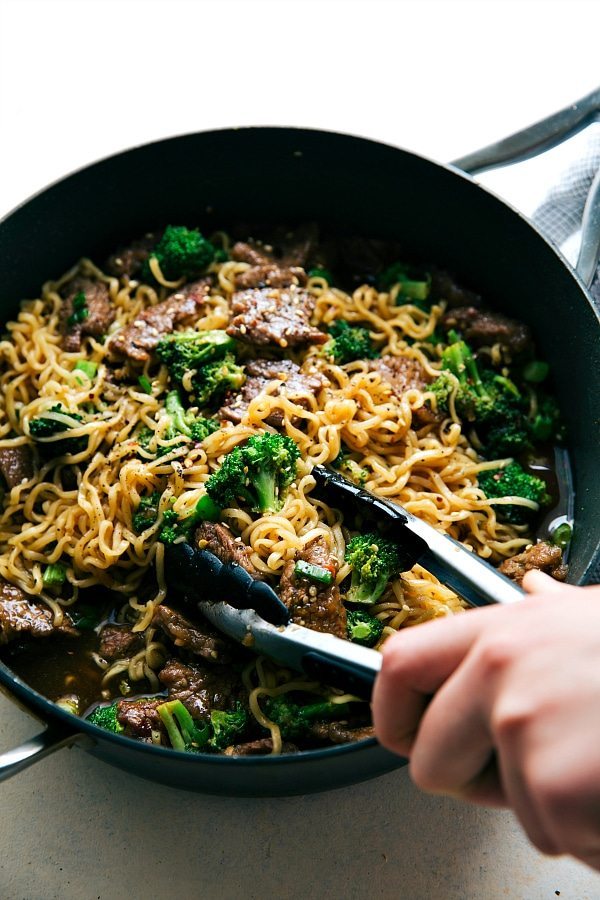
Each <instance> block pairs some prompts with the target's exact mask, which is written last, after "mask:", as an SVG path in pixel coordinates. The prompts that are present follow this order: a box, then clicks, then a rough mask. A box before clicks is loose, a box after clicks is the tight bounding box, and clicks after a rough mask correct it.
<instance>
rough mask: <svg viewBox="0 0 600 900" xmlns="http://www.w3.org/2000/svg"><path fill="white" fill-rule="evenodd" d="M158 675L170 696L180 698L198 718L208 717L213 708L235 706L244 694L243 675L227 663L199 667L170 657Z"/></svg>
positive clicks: (175, 698)
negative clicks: (241, 677)
mask: <svg viewBox="0 0 600 900" xmlns="http://www.w3.org/2000/svg"><path fill="white" fill-rule="evenodd" d="M158 677H159V679H160V681H161V683H162V684H164V686H165V687H166V688H168V691H169V700H181V702H182V703H183V705H184V706H185V707H186V709H187V710H189V712H190V714H191V715H192V716H193V717H194V718H195V719H202V718H206V717H207V716H209V715H210V713H211V711H212V710H213V709H232V708H233V707H234V706H235V702H236V701H237V700H239V699H240V698H241V696H242V694H243V685H242V682H241V679H240V676H239V675H238V674H237V672H234V671H232V670H231V668H228V667H225V666H211V667H210V668H200V667H199V666H186V665H185V664H184V663H182V662H181V660H179V659H170V660H169V661H168V662H167V664H166V665H165V667H164V669H162V670H161V671H160V672H159V673H158Z"/></svg>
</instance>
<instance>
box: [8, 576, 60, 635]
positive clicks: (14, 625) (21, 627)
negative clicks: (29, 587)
mask: <svg viewBox="0 0 600 900" xmlns="http://www.w3.org/2000/svg"><path fill="white" fill-rule="evenodd" d="M54 634H70V635H73V636H76V635H77V634H78V632H77V631H76V630H75V628H73V625H72V623H71V619H70V618H69V616H68V615H67V614H65V616H64V618H63V624H62V625H59V626H58V627H57V626H55V625H54V615H53V613H52V611H51V610H50V609H49V608H48V607H47V606H45V605H44V603H43V601H42V600H40V601H39V602H36V601H35V600H34V599H33V598H31V597H29V596H28V595H27V594H26V593H25V591H23V590H21V588H19V587H16V586H15V585H14V584H10V583H9V582H8V581H0V645H2V644H8V643H9V642H10V641H14V640H18V639H19V638H23V637H32V638H40V637H50V636H51V635H54Z"/></svg>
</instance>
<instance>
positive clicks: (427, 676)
mask: <svg viewBox="0 0 600 900" xmlns="http://www.w3.org/2000/svg"><path fill="white" fill-rule="evenodd" d="M499 612H506V607H504V608H502V609H501V608H500V607H491V606H490V607H486V608H485V609H478V610H471V611H469V612H468V613H466V614H461V615H457V616H451V617H448V618H443V619H435V620H434V621H432V622H426V623H424V624H422V625H419V626H417V627H414V628H408V629H405V630H403V631H400V632H398V634H396V635H394V636H393V637H391V638H389V639H388V640H387V641H386V643H385V644H384V647H383V651H382V652H383V664H382V667H381V672H380V674H379V676H378V678H377V680H376V682H375V687H374V690H373V723H374V725H375V733H376V735H377V737H378V739H379V741H380V742H381V743H382V744H383V745H384V747H387V748H388V749H389V750H392V751H393V752H394V753H399V754H401V755H403V756H409V755H410V752H411V748H412V745H413V742H414V738H415V735H416V733H417V730H418V727H419V722H420V720H421V717H422V715H423V712H424V711H425V708H426V706H427V704H428V703H429V699H430V697H431V695H432V694H434V693H435V692H436V691H437V690H438V688H439V687H440V686H441V685H442V684H443V683H444V682H445V681H446V679H447V678H449V676H450V675H451V674H452V673H453V672H454V670H455V669H456V668H457V667H458V666H459V665H460V663H461V662H462V660H463V659H464V657H465V656H466V654H467V653H468V651H469V648H470V647H471V645H472V644H473V642H474V641H475V640H476V639H477V637H478V636H479V634H480V633H481V631H482V630H483V628H485V627H487V625H489V624H490V620H491V619H493V617H494V616H497V615H498V613H499Z"/></svg>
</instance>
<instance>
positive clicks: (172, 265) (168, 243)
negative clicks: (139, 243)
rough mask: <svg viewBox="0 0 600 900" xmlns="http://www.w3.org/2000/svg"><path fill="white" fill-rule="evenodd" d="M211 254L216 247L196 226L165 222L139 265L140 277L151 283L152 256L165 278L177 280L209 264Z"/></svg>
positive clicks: (152, 280) (192, 274)
mask: <svg viewBox="0 0 600 900" xmlns="http://www.w3.org/2000/svg"><path fill="white" fill-rule="evenodd" d="M214 256H215V248H214V247H213V245H212V244H211V243H210V241H208V240H207V239H206V238H205V237H203V236H202V235H201V234H200V232H199V231H198V229H197V228H193V229H189V228H186V227H185V226H184V225H168V226H167V227H166V228H165V230H164V233H163V236H162V237H161V239H160V240H159V241H158V243H157V244H156V246H155V247H154V250H153V251H152V253H151V254H150V258H149V259H148V260H146V262H145V263H144V265H143V267H142V279H143V280H144V281H146V282H148V283H150V284H153V283H154V276H153V275H152V270H151V269H150V260H151V259H152V258H155V259H157V260H158V264H159V266H160V271H161V272H162V274H163V275H164V277H165V278H166V279H167V280H168V281H176V280H177V279H178V278H193V277H194V276H195V275H199V274H200V273H201V272H203V271H204V269H206V267H207V266H209V265H210V264H211V262H212V261H213V259H214Z"/></svg>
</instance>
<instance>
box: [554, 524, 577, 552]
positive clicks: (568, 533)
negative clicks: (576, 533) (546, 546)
mask: <svg viewBox="0 0 600 900" xmlns="http://www.w3.org/2000/svg"><path fill="white" fill-rule="evenodd" d="M572 536H573V529H572V528H571V526H570V525H569V524H568V522H563V523H562V525H559V526H558V527H557V528H555V529H554V531H553V532H552V534H551V538H552V543H553V544H555V545H556V546H557V547H560V549H561V550H566V548H567V547H568V546H569V544H570V543H571V538H572Z"/></svg>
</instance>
